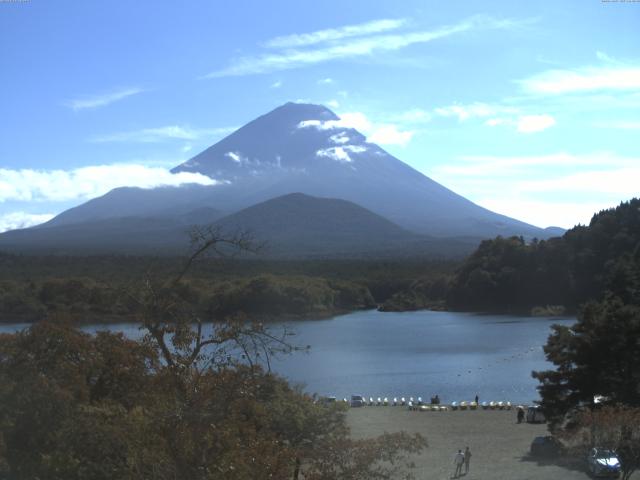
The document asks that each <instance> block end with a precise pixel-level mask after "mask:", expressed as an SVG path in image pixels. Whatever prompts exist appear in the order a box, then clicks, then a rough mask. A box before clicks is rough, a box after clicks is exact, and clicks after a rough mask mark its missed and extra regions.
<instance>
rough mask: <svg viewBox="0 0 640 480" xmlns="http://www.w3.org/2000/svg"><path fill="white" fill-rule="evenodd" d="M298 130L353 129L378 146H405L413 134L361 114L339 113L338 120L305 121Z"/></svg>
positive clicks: (336, 136) (337, 136) (337, 135)
mask: <svg viewBox="0 0 640 480" xmlns="http://www.w3.org/2000/svg"><path fill="white" fill-rule="evenodd" d="M298 128H317V129H320V130H333V129H336V130H340V129H348V128H353V129H355V130H357V131H359V132H360V133H362V134H363V135H365V136H366V137H367V140H369V141H370V142H373V143H379V144H380V145H400V146H405V145H406V144H407V143H408V142H409V141H410V140H411V138H412V137H413V135H414V134H415V132H413V131H408V130H404V131H403V130H401V128H400V127H399V126H397V125H394V124H390V123H378V122H373V121H371V120H370V119H369V118H368V117H367V116H366V115H365V114H364V113H362V112H346V113H341V114H340V118H339V119H338V120H328V121H326V122H325V121H321V120H306V121H302V122H300V124H299V125H298ZM339 134H340V132H338V133H337V134H336V135H334V136H333V137H335V138H336V139H338V138H341V137H340V136H339ZM333 137H332V138H333ZM339 143H342V142H339Z"/></svg>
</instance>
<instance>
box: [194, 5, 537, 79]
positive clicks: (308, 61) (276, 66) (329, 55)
mask: <svg viewBox="0 0 640 480" xmlns="http://www.w3.org/2000/svg"><path fill="white" fill-rule="evenodd" d="M372 23H373V22H372ZM526 23H530V21H518V20H511V19H496V18H493V17H489V16H486V15H476V16H473V17H470V18H467V19H466V20H463V21H461V22H458V23H455V24H452V25H445V26H442V27H439V28H435V29H433V30H423V31H413V32H409V31H407V32H402V33H398V34H374V35H371V36H366V37H353V38H349V37H348V36H342V37H340V36H337V35H336V34H334V37H333V38H332V37H331V35H329V34H323V35H324V37H326V39H320V38H321V37H322V36H317V37H313V38H314V39H315V38H317V41H313V42H312V43H306V44H303V45H301V46H306V45H316V44H321V45H320V46H318V47H317V48H309V49H295V48H288V49H285V50H283V51H280V52H277V53H267V54H263V55H258V56H249V57H242V58H238V59H235V60H234V61H233V62H232V63H231V64H230V65H229V66H227V67H225V68H223V69H221V70H216V71H214V72H211V73H209V74H207V75H204V77H203V78H217V77H228V76H240V75H253V74H260V73H266V72H273V71H280V70H288V69H292V68H299V67H303V66H307V65H313V64H318V63H322V62H327V61H331V60H340V59H346V58H354V57H359V56H369V55H373V54H375V53H380V52H390V51H395V50H399V49H402V48H405V47H408V46H411V45H415V44H421V43H428V42H431V41H434V40H438V39H441V38H445V37H449V36H452V35H456V34H460V33H464V32H467V31H470V30H476V29H511V28H516V27H518V26H521V25H523V24H526ZM399 26H400V25H398V26H397V27H399ZM397 27H395V28H397ZM343 28H346V27H343ZM331 31H341V29H335V30H331ZM318 33H319V32H312V33H310V34H307V35H312V36H313V35H316V34H318ZM293 37H294V36H289V37H280V38H281V39H282V38H289V39H290V42H293V40H291V39H292V38H293ZM295 37H300V35H298V36H295ZM309 38H311V37H309ZM285 43H286V42H285V41H284V40H278V42H276V44H272V43H270V42H267V44H268V45H270V46H272V47H274V46H276V45H284V44H285ZM291 46H292V44H288V47H291Z"/></svg>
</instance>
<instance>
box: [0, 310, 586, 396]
mask: <svg viewBox="0 0 640 480" xmlns="http://www.w3.org/2000/svg"><path fill="white" fill-rule="evenodd" d="M573 322H575V319H574V318H551V319H548V318H532V317H514V316H506V315H477V314H468V313H454V312H429V311H419V312H403V313H391V312H378V311H375V310H369V311H361V312H356V313H351V314H347V315H340V316H337V317H334V318H329V319H325V320H308V321H306V320H305V321H296V322H285V323H282V324H274V327H273V328H274V329H275V330H277V329H278V328H282V325H286V327H287V328H289V329H290V330H292V331H294V332H295V333H296V336H294V337H291V338H292V341H293V343H295V344H297V345H301V346H306V345H311V350H310V352H309V353H302V352H300V353H295V354H292V355H289V356H284V357H281V358H279V359H276V360H275V361H274V362H273V364H272V368H273V369H274V370H275V371H277V372H278V373H280V374H282V375H283V376H285V377H287V378H288V379H289V380H291V381H293V382H296V383H303V384H304V385H305V389H306V390H307V391H309V392H317V393H319V394H321V395H335V396H337V397H339V398H342V397H348V396H350V395H352V394H359V395H365V396H366V397H370V396H371V397H374V398H375V397H385V396H386V397H389V398H392V397H402V396H405V397H409V396H413V397H418V396H422V397H423V399H425V398H427V399H428V398H430V397H431V396H432V395H435V394H438V395H439V396H440V398H441V400H442V401H443V402H445V403H449V402H452V401H461V400H472V399H473V397H474V396H475V395H476V394H478V395H479V396H480V401H485V400H486V401H490V400H494V401H501V400H502V401H511V402H514V403H530V402H532V401H533V400H535V399H537V398H539V397H538V393H537V391H536V388H535V387H536V384H537V382H536V381H535V380H534V379H533V378H531V371H532V370H544V369H547V368H549V367H550V364H548V363H547V362H546V361H545V358H544V352H543V351H542V345H544V343H545V342H546V339H547V337H548V335H549V333H550V329H549V327H550V326H551V325H552V324H554V323H558V324H562V325H571V324H572V323H573ZM24 326H25V325H24V324H11V325H7V324H5V325H2V326H0V331H4V332H6V331H15V330H17V329H20V328H23V327H24ZM104 328H105V326H104V325H90V326H87V327H85V328H84V330H86V331H89V332H95V331H96V330H100V329H104ZM110 328H111V329H113V330H119V331H123V332H125V334H126V335H127V336H129V337H132V338H137V337H139V336H140V331H139V329H138V326H137V325H135V324H120V325H112V326H110Z"/></svg>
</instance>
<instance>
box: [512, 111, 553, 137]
mask: <svg viewBox="0 0 640 480" xmlns="http://www.w3.org/2000/svg"><path fill="white" fill-rule="evenodd" d="M555 124H556V120H555V119H554V118H553V117H552V116H551V115H524V116H522V117H519V118H518V123H517V127H516V128H517V130H518V131H519V132H520V133H536V132H542V131H543V130H546V129H547V128H551V127H553V126H554V125H555Z"/></svg>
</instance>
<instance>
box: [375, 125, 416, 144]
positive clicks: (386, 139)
mask: <svg viewBox="0 0 640 480" xmlns="http://www.w3.org/2000/svg"><path fill="white" fill-rule="evenodd" d="M414 134H415V132H411V131H405V132H401V131H400V130H398V129H397V128H396V126H395V125H380V126H379V127H378V128H377V129H376V130H375V131H374V132H373V133H372V134H371V135H369V137H368V140H369V141H370V142H373V143H379V144H381V145H401V146H405V145H406V144H407V143H409V141H410V140H411V138H412V137H413V135H414Z"/></svg>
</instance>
